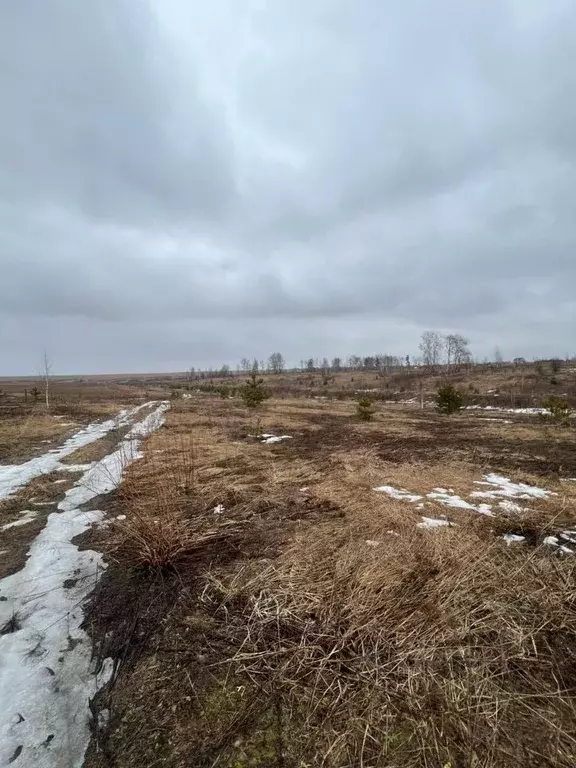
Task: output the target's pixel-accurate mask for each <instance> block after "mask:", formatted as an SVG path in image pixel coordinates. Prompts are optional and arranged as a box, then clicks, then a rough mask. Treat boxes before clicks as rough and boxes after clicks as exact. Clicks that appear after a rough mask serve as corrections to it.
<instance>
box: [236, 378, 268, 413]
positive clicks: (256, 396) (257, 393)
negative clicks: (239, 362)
mask: <svg viewBox="0 0 576 768" xmlns="http://www.w3.org/2000/svg"><path fill="white" fill-rule="evenodd" d="M263 384H264V379H261V378H258V375H257V373H256V371H252V373H251V375H250V378H249V379H248V381H247V382H246V384H244V385H243V387H242V388H241V391H240V396H241V398H242V400H243V401H244V405H245V406H246V407H247V408H251V409H254V408H258V406H259V405H261V404H262V403H263V402H264V400H266V399H267V397H268V393H267V392H266V390H265V389H264V387H263V386H262V385H263Z"/></svg>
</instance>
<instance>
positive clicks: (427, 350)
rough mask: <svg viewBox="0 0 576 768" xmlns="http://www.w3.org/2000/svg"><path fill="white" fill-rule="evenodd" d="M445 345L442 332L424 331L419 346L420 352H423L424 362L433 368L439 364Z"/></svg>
mask: <svg viewBox="0 0 576 768" xmlns="http://www.w3.org/2000/svg"><path fill="white" fill-rule="evenodd" d="M443 346H444V341H443V338H442V334H441V333H439V332H438V331H424V333H423V334H422V340H421V341H420V344H419V347H418V348H419V350H420V352H422V362H423V364H424V365H429V366H431V367H432V368H435V367H436V366H437V365H439V364H440V359H441V355H442V347H443Z"/></svg>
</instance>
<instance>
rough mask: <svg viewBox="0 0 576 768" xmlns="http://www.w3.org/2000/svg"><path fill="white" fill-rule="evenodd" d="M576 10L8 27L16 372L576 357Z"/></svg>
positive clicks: (5, 241) (420, 3)
mask: <svg viewBox="0 0 576 768" xmlns="http://www.w3.org/2000/svg"><path fill="white" fill-rule="evenodd" d="M575 51H576V7H574V5H573V4H572V3H569V2H567V1H566V2H560V1H559V2H557V3H554V4H546V5H544V4H540V3H535V2H534V3H533V2H522V3H520V2H518V1H517V0H514V1H513V0H507V1H505V2H502V1H499V2H497V1H496V0H489V2H486V3H482V4H463V3H461V2H456V0H450V1H449V2H442V3H440V2H433V3H430V2H424V0H409V1H408V2H405V3H402V4H400V5H399V4H397V3H392V2H380V0H363V1H362V2H358V0H355V1H354V2H352V0H312V2H308V1H307V0H291V1H290V2H288V0H270V2H267V3H237V2H233V1H232V0H214V2H211V3H205V4H201V3H194V4H191V3H187V2H185V1H184V0H163V2H160V1H159V0H157V2H150V3H143V2H140V1H139V0H138V1H137V0H118V1H117V2H115V3H101V2H97V0H86V1H85V2H83V3H77V2H74V0H44V2H43V3H36V2H33V0H22V1H21V2H19V3H4V4H3V5H2V7H1V8H0V63H1V66H0V96H1V98H2V106H3V110H2V120H1V121H0V270H1V271H0V342H1V350H2V355H1V357H0V373H5V374H9V373H17V372H34V370H35V368H36V367H37V358H38V355H39V350H41V349H42V348H44V347H49V348H50V349H51V354H52V356H53V358H54V360H55V363H56V365H57V367H58V368H59V369H60V370H62V371H87V372H89V371H109V370H127V369H134V370H162V369H166V368H167V367H170V368H172V369H174V368H177V369H179V368H185V367H188V366H189V365H192V364H196V365H209V364H218V363H222V362H226V361H228V362H233V361H235V360H237V359H239V358H240V357H243V356H244V355H247V356H257V357H263V356H266V355H267V354H268V353H269V352H271V351H273V350H274V349H276V348H278V349H281V350H282V352H283V353H284V354H285V356H286V357H287V358H288V359H289V360H293V361H298V360H300V359H301V358H302V357H306V356H308V355H310V354H312V355H320V356H322V355H324V354H326V355H328V356H330V355H336V354H341V355H346V354H347V353H348V352H358V353H359V354H361V353H366V354H367V353H369V352H372V351H375V350H381V351H383V352H390V353H396V354H405V353H406V352H413V351H415V349H416V346H417V343H418V337H419V335H420V333H421V332H422V330H423V329H425V328H427V327H437V328H440V329H445V330H457V331H461V332H463V333H465V334H466V335H468V336H469V337H470V339H471V341H472V348H473V350H474V352H475V353H476V354H478V355H479V356H483V355H484V354H487V353H489V352H490V351H491V349H492V347H493V346H494V345H495V344H499V345H500V346H501V347H502V348H503V350H504V351H505V352H506V353H507V354H508V355H510V356H514V355H516V354H518V355H526V356H533V355H534V356H536V355H553V354H565V353H572V352H574V351H575V349H574V343H573V328H574V325H575V320H576V299H575V298H574V291H573V286H574V285H575V284H576V259H575V258H574V256H573V254H574V250H575V245H576V223H575V220H574V215H573V200H574V198H575V194H576V167H575V160H576V103H575V102H574V99H573V98H572V95H573V94H574V93H575V92H576V66H574V64H575V63H576V62H575V57H576V54H575Z"/></svg>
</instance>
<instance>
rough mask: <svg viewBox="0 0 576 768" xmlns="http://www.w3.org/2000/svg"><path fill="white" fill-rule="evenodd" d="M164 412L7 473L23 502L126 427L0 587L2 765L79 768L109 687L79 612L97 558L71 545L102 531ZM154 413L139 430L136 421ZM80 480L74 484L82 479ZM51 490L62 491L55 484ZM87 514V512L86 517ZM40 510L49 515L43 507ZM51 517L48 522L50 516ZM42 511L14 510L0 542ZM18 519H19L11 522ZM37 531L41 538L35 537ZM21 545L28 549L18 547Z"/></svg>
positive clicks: (154, 409) (156, 406)
mask: <svg viewBox="0 0 576 768" xmlns="http://www.w3.org/2000/svg"><path fill="white" fill-rule="evenodd" d="M168 407H169V406H168V403H165V402H162V403H146V404H145V405H144V406H139V407H138V408H134V409H132V410H130V411H123V412H122V413H121V414H119V416H118V417H117V418H116V419H113V420H111V421H108V422H103V423H102V424H97V425H91V426H90V427H88V428H86V429H84V430H81V431H80V432H79V433H77V434H76V435H75V436H74V437H73V438H71V439H70V440H68V441H67V442H66V443H65V444H64V445H63V446H62V447H61V448H59V449H56V450H54V451H51V452H49V453H47V454H45V455H44V456H42V457H39V458H37V459H33V460H31V461H29V462H26V463H25V464H22V465H18V466H11V467H2V468H1V472H0V498H3V499H4V502H3V503H6V502H8V503H10V502H11V500H10V496H11V495H12V494H15V495H16V496H15V498H16V499H17V498H18V494H19V493H22V490H23V489H24V488H25V486H26V484H27V483H28V482H30V481H32V482H34V481H35V479H36V481H37V479H38V478H40V476H48V473H53V472H55V471H61V472H62V474H63V475H65V476H66V477H70V475H69V470H70V467H69V466H65V465H62V464H61V463H60V460H61V459H62V458H64V457H65V456H67V455H69V454H71V453H73V452H74V451H77V450H78V449H79V448H81V447H83V446H86V445H88V444H90V443H92V442H94V441H95V440H98V439H99V438H101V437H103V436H104V435H106V434H108V433H109V432H111V431H112V430H114V429H118V428H119V427H130V429H129V431H128V433H127V434H126V435H125V437H124V438H123V439H121V440H120V441H119V442H118V444H117V445H116V447H115V449H114V450H112V451H111V452H110V453H109V454H108V455H106V456H105V457H104V458H102V459H101V460H100V461H98V462H94V463H91V464H89V465H87V466H83V467H74V469H75V470H76V471H77V472H78V474H79V475H80V476H79V479H77V480H76V482H74V483H73V485H72V486H71V487H68V483H67V484H66V487H68V490H66V491H65V494H64V496H63V498H61V499H60V501H59V502H58V503H57V510H56V511H54V512H53V511H52V510H53V509H54V506H55V504H56V501H55V500H54V499H52V500H51V501H50V502H41V503H43V504H44V503H45V504H46V505H49V506H50V512H51V514H49V515H48V517H47V519H46V524H45V526H44V527H43V528H42V529H41V530H40V531H39V533H38V534H37V535H36V537H35V538H34V539H33V540H32V542H31V545H30V548H29V550H28V553H27V560H26V562H25V564H24V565H23V567H22V568H21V569H20V570H17V571H16V572H15V573H12V574H11V575H9V576H7V577H5V578H4V579H2V580H1V581H0V700H1V701H2V704H3V707H2V712H1V714H0V766H7V765H15V766H17V768H25V767H27V766H35V767H36V768H37V767H38V766H40V768H43V767H44V766H46V768H56V767H58V768H60V766H76V765H81V763H82V761H83V757H84V753H85V750H86V747H87V745H88V742H89V738H90V729H89V722H90V710H89V700H90V698H91V696H93V695H94V693H95V691H96V690H98V688H99V687H100V686H101V685H102V684H103V683H104V682H105V681H106V679H107V677H108V675H109V668H108V667H107V665H106V664H105V665H104V666H103V667H101V668H100V669H98V670H95V669H92V668H91V656H92V649H91V643H90V640H89V638H88V636H87V635H86V633H85V632H84V631H83V630H82V629H81V624H82V620H83V611H82V603H83V601H84V600H85V598H86V596H87V595H88V594H89V593H90V592H91V591H92V589H93V588H94V586H95V584H96V582H97V580H98V577H99V573H100V572H101V570H102V568H103V565H102V560H101V556H100V554H99V553H97V552H93V551H90V550H84V551H81V550H79V549H78V547H77V546H76V545H75V544H74V543H73V539H74V538H75V537H76V536H78V535H80V534H82V533H84V532H85V531H86V530H88V529H89V528H90V527H91V526H92V525H94V524H95V523H97V522H99V521H100V520H101V519H102V517H103V513H102V512H100V511H98V510H95V509H93V507H94V506H95V500H97V499H98V497H100V496H102V495H103V494H106V493H109V492H110V491H112V490H113V489H114V488H115V487H116V486H117V485H118V483H119V481H120V480H121V478H122V473H123V471H124V469H125V467H126V466H127V465H129V464H130V463H132V462H133V461H135V460H136V459H138V458H140V457H141V456H142V454H141V452H140V445H141V442H142V440H143V439H144V438H145V437H146V436H147V435H149V434H150V433H151V432H152V431H154V430H156V429H158V428H159V427H160V426H161V425H162V424H163V422H164V414H165V412H166V410H167V409H168ZM144 409H149V410H148V413H147V415H145V416H144V417H143V418H141V420H140V421H135V419H136V417H137V416H138V415H139V412H141V411H143V410H144ZM76 476H78V475H76ZM56 482H57V481H54V480H52V489H54V488H56V489H58V488H59V487H60V488H61V489H62V490H61V491H60V494H62V493H63V491H64V488H63V487H62V485H64V484H62V485H60V486H58V485H55V483H56ZM88 507H90V509H88ZM41 509H44V507H41ZM44 514H45V513H44ZM40 515H41V513H40V512H37V511H36V510H34V509H33V510H24V512H23V511H22V510H20V511H19V513H18V512H15V510H14V509H12V510H11V514H10V515H9V516H8V522H6V523H4V526H8V527H5V529H4V531H3V533H4V534H8V543H7V544H6V545H3V546H4V548H6V547H8V550H7V551H6V552H5V555H6V556H7V555H9V554H10V552H9V550H10V540H9V536H10V531H14V530H16V531H20V530H21V529H22V530H24V529H25V528H26V525H27V524H28V523H30V524H32V523H33V522H34V521H36V522H37V521H38V518H39V516H40ZM10 518H13V519H10ZM36 530H37V529H36ZM15 546H17V547H19V548H20V550H22V538H21V537H18V538H17V541H16V544H15Z"/></svg>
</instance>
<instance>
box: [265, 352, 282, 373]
mask: <svg viewBox="0 0 576 768" xmlns="http://www.w3.org/2000/svg"><path fill="white" fill-rule="evenodd" d="M268 368H269V369H270V370H271V371H272V372H273V373H282V371H283V370H284V358H283V357H282V355H281V354H280V352H273V353H272V354H271V355H270V357H269V358H268Z"/></svg>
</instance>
